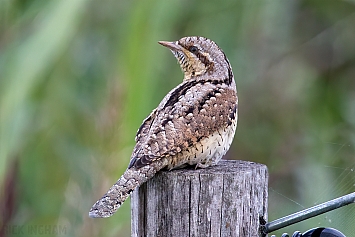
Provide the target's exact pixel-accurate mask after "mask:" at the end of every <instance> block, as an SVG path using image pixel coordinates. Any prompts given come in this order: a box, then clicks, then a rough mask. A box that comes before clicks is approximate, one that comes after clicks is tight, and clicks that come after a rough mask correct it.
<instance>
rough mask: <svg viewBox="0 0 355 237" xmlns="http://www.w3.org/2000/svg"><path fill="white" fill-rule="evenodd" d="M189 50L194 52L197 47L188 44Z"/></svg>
mask: <svg viewBox="0 0 355 237" xmlns="http://www.w3.org/2000/svg"><path fill="white" fill-rule="evenodd" d="M189 51H190V52H191V53H196V52H197V51H198V48H197V47H196V46H190V47H189Z"/></svg>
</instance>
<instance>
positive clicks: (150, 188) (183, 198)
mask: <svg viewBox="0 0 355 237" xmlns="http://www.w3.org/2000/svg"><path fill="white" fill-rule="evenodd" d="M267 197H268V173H267V167H266V166H265V165H262V164H257V163H253V162H247V161H232V160H229V161H227V160H222V161H220V162H219V163H218V165H217V166H213V167H209V168H206V169H197V170H195V169H194V168H187V169H179V170H172V171H161V172H159V173H158V174H157V175H156V176H155V177H154V178H153V179H151V180H149V181H148V182H147V183H145V184H143V185H142V186H141V187H140V188H138V189H136V190H135V191H134V192H133V193H132V195H131V209H132V224H131V231H132V233H131V234H132V236H134V237H138V236H139V237H141V236H142V237H143V236H161V237H166V236H204V237H205V236H213V237H218V236H223V237H225V236H233V237H235V236H243V237H248V236H250V237H256V236H261V235H260V233H259V226H260V223H259V221H260V220H262V219H263V220H267Z"/></svg>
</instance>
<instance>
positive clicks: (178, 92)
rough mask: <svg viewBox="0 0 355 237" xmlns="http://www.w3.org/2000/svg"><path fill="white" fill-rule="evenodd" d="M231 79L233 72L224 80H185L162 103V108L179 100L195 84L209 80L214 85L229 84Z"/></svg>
mask: <svg viewBox="0 0 355 237" xmlns="http://www.w3.org/2000/svg"><path fill="white" fill-rule="evenodd" d="M231 80H233V74H232V78H225V79H224V80H200V81H189V82H186V83H184V84H182V85H181V86H180V87H179V88H177V89H176V90H175V91H173V92H172V93H171V95H170V98H169V99H168V101H167V102H166V103H165V105H164V109H165V108H166V107H168V106H173V105H174V104H175V103H177V102H178V101H179V97H180V96H182V95H185V94H186V91H187V90H188V89H190V88H192V87H194V86H196V85H197V84H205V83H207V82H210V83H212V84H214V85H218V84H227V85H230V84H231V82H232V81H231Z"/></svg>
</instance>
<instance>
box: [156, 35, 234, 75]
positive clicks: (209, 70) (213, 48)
mask: <svg viewBox="0 0 355 237" xmlns="http://www.w3.org/2000/svg"><path fill="white" fill-rule="evenodd" d="M159 44H161V45H163V46H165V47H167V48H169V49H170V50H171V52H172V53H173V54H174V56H175V57H176V59H177V60H178V61H179V64H180V66H181V69H182V71H183V72H184V74H185V77H184V80H189V79H191V78H192V79H194V78H195V77H196V78H197V77H198V78H201V79H202V78H205V77H206V76H209V77H210V76H212V77H217V78H226V77H228V76H230V75H229V74H230V73H231V66H230V63H229V61H228V59H227V58H226V56H225V54H224V53H223V51H222V50H221V49H220V48H219V47H218V45H217V44H216V43H215V42H213V41H212V40H209V39H206V38H204V37H199V36H193V37H184V38H181V39H180V40H178V41H175V42H167V41H159Z"/></svg>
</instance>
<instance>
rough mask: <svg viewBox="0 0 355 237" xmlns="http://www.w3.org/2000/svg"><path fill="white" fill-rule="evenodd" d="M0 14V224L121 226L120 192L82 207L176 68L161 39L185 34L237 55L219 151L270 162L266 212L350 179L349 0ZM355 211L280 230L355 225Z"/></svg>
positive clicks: (15, 9)
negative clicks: (99, 206)
mask: <svg viewBox="0 0 355 237" xmlns="http://www.w3.org/2000/svg"><path fill="white" fill-rule="evenodd" d="M0 23H1V24H0V184H1V189H2V190H4V191H1V192H0V208H1V209H0V210H1V212H0V228H2V229H1V231H2V232H1V233H0V235H1V236H3V235H4V236H6V235H7V236H27V235H28V234H29V233H28V232H26V231H27V229H25V231H24V232H22V231H21V230H19V229H11V230H9V229H4V227H9V226H12V227H16V226H18V227H24V228H27V227H36V226H37V227H38V226H39V227H41V226H42V227H43V226H49V227H61V228H62V229H59V232H58V231H57V232H55V230H51V231H47V232H45V231H44V232H41V233H40V234H41V236H53V235H55V233H57V235H58V236H130V213H129V202H127V203H125V204H124V205H123V206H122V208H121V209H120V210H119V211H118V213H117V214H116V215H115V216H113V217H112V218H109V219H104V220H92V219H89V218H88V210H89V209H90V207H91V205H92V204H93V203H94V202H95V201H96V200H97V199H98V198H99V197H101V195H102V194H103V193H104V192H105V191H106V190H107V189H108V188H109V187H110V186H111V184H113V183H114V181H115V180H116V179H117V178H118V177H119V176H120V174H121V173H122V172H123V171H124V169H125V168H126V166H127V164H128V161H129V158H130V153H131V150H132V148H133V146H134V136H135V132H136V129H137V128H138V127H139V125H140V123H141V121H142V120H143V119H144V118H145V116H147V115H148V114H149V113H150V111H151V110H152V109H153V108H155V107H156V106H157V104H158V103H159V101H160V100H161V99H162V98H163V96H164V95H165V94H166V93H167V92H168V91H169V90H170V89H171V88H173V87H174V86H176V85H177V84H178V83H179V82H180V81H181V80H182V74H181V72H180V69H179V67H178V65H177V64H176V60H175V59H174V58H173V56H172V55H171V54H170V52H169V51H168V50H167V49H165V48H163V47H161V46H159V45H158V44H157V41H158V40H177V39H179V38H181V37H183V36H187V35H201V36H205V37H208V38H211V39H213V40H214V41H216V42H217V43H218V44H219V45H220V46H221V48H222V49H223V50H224V51H225V53H226V54H227V56H228V58H229V59H230V61H231V63H232V65H233V70H234V74H235V77H236V81H237V85H238V93H239V101H240V106H239V121H238V129H237V134H236V138H235V140H234V143H233V147H232V148H231V150H230V152H229V153H228V154H227V158H228V159H242V160H250V161H255V162H260V163H264V164H266V165H267V166H268V167H269V171H270V192H269V220H273V219H275V218H278V217H281V216H284V215H287V214H290V213H292V212H295V211H298V210H301V209H303V208H305V207H309V206H312V205H314V204H316V203H320V202H322V201H326V200H329V199H332V198H335V197H338V196H340V195H343V194H346V193H349V192H353V191H354V189H355V187H354V184H355V176H354V168H355V46H354V39H355V27H354V25H355V1H354V0H347V1H340V0H339V1H335V0H300V1H297V0H287V1H286V0H266V1H261V0H260V1H259V0H255V1H249V0H238V1H232V0H228V1H219V2H216V1H186V0H182V1H163V0H147V1H123V0H121V1H114V0H103V1H94V0H91V1H89V0H52V1H41V0H0ZM354 210H355V207H351V206H348V207H345V208H343V209H340V210H337V211H334V212H331V213H329V214H326V215H322V216H320V217H317V218H314V219H311V220H308V221H305V222H304V223H300V224H297V225H295V226H291V227H289V228H287V229H286V231H288V232H289V233H292V232H293V231H295V230H301V231H306V230H307V229H310V228H312V227H315V226H330V227H334V228H337V229H339V230H341V231H342V232H344V234H347V235H348V236H352V235H353V233H354V232H355V227H354V225H353V221H352V220H354V218H355V215H354V213H355V212H354ZM26 233H27V234H26ZM281 233H282V232H281V231H279V232H276V234H278V235H281Z"/></svg>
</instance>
